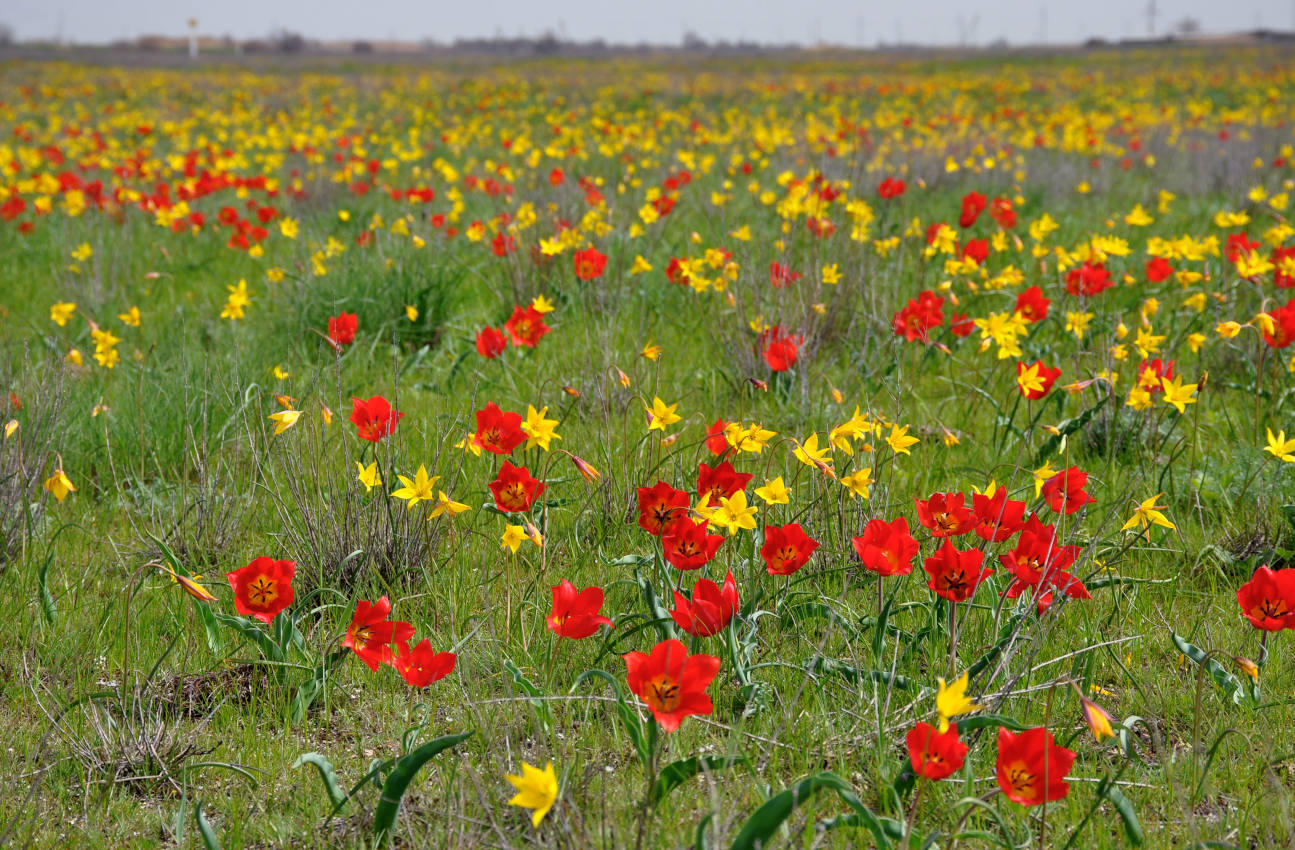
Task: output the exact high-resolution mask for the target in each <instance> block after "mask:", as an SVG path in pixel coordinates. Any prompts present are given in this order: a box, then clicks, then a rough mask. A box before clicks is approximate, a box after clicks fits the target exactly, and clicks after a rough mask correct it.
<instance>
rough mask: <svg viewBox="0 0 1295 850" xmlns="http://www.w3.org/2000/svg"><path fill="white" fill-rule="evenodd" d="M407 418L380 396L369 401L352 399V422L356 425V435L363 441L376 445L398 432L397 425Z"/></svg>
mask: <svg viewBox="0 0 1295 850" xmlns="http://www.w3.org/2000/svg"><path fill="white" fill-rule="evenodd" d="M403 418H405V414H403V413H397V412H396V411H394V410H392V409H391V402H389V401H387V400H386V399H385V398H383V397H382V396H380V395H375V396H374V397H373V398H371V399H369V400H368V401H361V400H360V399H358V398H352V399H351V422H353V423H355V430H356V433H357V434H359V436H360V439H361V440H368V441H369V442H370V443H376V442H378V441H379V440H381V439H382V438H383V437H385V436H387V435H388V434H390V433H391V432H392V431H394V430H396V423H398V422H399V421H400V420H401V419H403Z"/></svg>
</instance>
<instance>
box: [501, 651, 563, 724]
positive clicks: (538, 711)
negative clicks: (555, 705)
mask: <svg viewBox="0 0 1295 850" xmlns="http://www.w3.org/2000/svg"><path fill="white" fill-rule="evenodd" d="M504 669H505V670H507V671H508V675H510V676H512V677H513V681H514V682H516V683H517V687H519V688H521V689H522V690H523V691H525V692H526V695H527V696H528V697H535V699H528V700H527V702H529V703H530V704H531V707H532V708H534V709H535V716H536V717H537V718H538V719H539V721H540V724H541V725H542V726H543V727H544V731H545V732H550V731H552V729H553V709H551V708H550V707H549V704H548V703H547V702H545V701H544V700H543V699H540V697H543V696H544V692H543V691H541V690H540V689H539V688H538V687H537V686H536V685H535V683H534V682H532V681H531V680H530V679H528V678H526V674H525V673H523V672H522V671H521V670H520V669H519V668H518V667H517V665H516V664H514V663H513V662H512V660H511V659H508V658H505V659H504Z"/></svg>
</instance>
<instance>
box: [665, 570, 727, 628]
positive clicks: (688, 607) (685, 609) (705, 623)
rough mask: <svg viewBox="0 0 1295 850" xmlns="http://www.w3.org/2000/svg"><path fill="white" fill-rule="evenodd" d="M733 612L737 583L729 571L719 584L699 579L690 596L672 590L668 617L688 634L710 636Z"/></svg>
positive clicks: (725, 624)
mask: <svg viewBox="0 0 1295 850" xmlns="http://www.w3.org/2000/svg"><path fill="white" fill-rule="evenodd" d="M736 612H737V583H736V582H735V581H734V580H733V573H732V571H729V573H728V574H727V575H726V576H725V577H724V586H723V587H720V586H719V585H717V584H715V582H713V581H711V580H710V579H707V578H704V579H701V580H699V581H698V582H697V584H695V585H693V589H692V599H691V600H689V599H688V597H686V596H684V595H683V594H682V593H680V592H679V591H677V590H676V591H675V592H674V610H673V611H671V612H670V617H671V618H672V619H673V620H674V621H675V623H676V624H677V625H678V626H679V628H681V629H683V630H684V631H685V632H687V633H688V634H690V635H693V636H694V637H710V636H711V635H713V634H717V633H719V632H721V631H723V629H724V627H725V626H727V625H728V624H729V622H730V621H731V620H732V619H733V615H734V614H735V613H736Z"/></svg>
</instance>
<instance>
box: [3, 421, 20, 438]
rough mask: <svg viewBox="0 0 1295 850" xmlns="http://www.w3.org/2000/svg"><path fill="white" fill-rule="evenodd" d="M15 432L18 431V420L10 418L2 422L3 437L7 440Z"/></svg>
mask: <svg viewBox="0 0 1295 850" xmlns="http://www.w3.org/2000/svg"><path fill="white" fill-rule="evenodd" d="M16 433H18V420H17V419H10V420H9V421H8V422H6V423H5V424H4V438H5V439H6V440H7V439H9V438H10V437H12V436H13V435H14V434H16Z"/></svg>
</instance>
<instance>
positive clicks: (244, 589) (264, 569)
mask: <svg viewBox="0 0 1295 850" xmlns="http://www.w3.org/2000/svg"><path fill="white" fill-rule="evenodd" d="M295 572H296V562H295V561H276V560H274V559H273V558H264V557H262V558H256V559H254V560H253V561H252V563H250V564H248V565H247V566H246V567H243V568H242V569H238V570H234V571H233V572H232V573H225V578H227V579H229V586H230V587H232V588H233V589H234V610H235V611H237V612H238V613H240V614H248V615H250V616H253V617H255V618H256V619H258V620H260V621H261V622H263V623H269V622H270V621H271V620H273V619H274V618H275V615H277V614H278V613H279V612H280V611H282V610H283V609H284V608H287V607H288V606H289V605H291V604H292V576H293V574H294V573H295Z"/></svg>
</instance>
